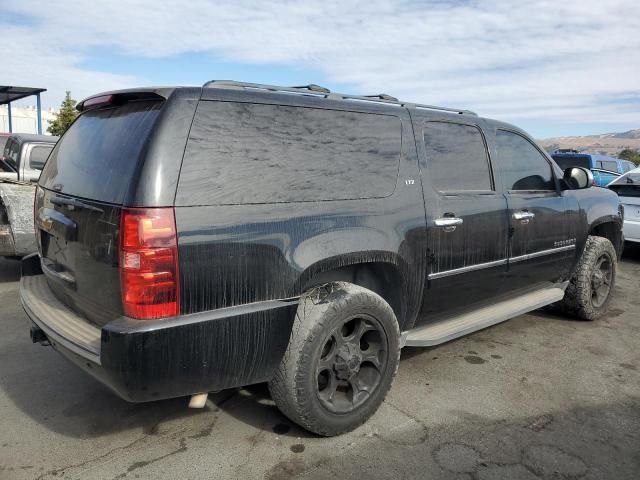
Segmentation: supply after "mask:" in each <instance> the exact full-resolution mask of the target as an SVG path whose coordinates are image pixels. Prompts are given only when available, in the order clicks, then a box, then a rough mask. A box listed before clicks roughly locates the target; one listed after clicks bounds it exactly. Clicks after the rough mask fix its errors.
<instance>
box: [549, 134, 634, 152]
mask: <svg viewBox="0 0 640 480" xmlns="http://www.w3.org/2000/svg"><path fill="white" fill-rule="evenodd" d="M538 143H539V144H540V145H541V146H542V147H543V148H545V149H546V150H548V151H549V150H554V149H556V148H572V149H574V150H578V151H580V152H582V151H587V152H590V153H601V154H604V155H613V156H615V155H616V154H618V153H619V152H620V151H621V150H624V149H625V148H630V149H634V150H640V128H636V129H633V130H628V131H626V132H614V133H601V134H596V135H585V136H572V137H554V138H545V139H540V140H538Z"/></svg>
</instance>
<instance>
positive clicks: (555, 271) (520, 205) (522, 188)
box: [494, 129, 576, 289]
mask: <svg viewBox="0 0 640 480" xmlns="http://www.w3.org/2000/svg"><path fill="white" fill-rule="evenodd" d="M494 142H495V155H494V158H495V165H496V169H498V170H499V171H500V178H501V181H502V187H503V190H504V192H505V197H506V199H507V205H508V219H509V233H510V235H509V277H508V278H509V287H510V288H512V289H518V288H524V289H529V288H535V286H536V285H537V284H538V283H540V282H548V281H555V280H557V279H558V278H560V277H562V276H564V275H565V274H566V272H567V270H568V269H569V268H570V266H571V264H572V260H573V258H574V255H575V242H576V239H575V236H574V235H573V234H572V231H571V230H570V224H571V222H570V221H568V217H567V208H566V202H565V198H564V196H563V194H562V192H561V191H560V190H559V185H558V183H557V181H556V178H555V174H554V171H553V168H552V164H551V162H550V161H549V159H548V158H547V157H546V156H545V155H544V154H543V153H542V151H541V150H540V149H539V148H538V147H537V146H536V145H535V144H534V143H533V142H532V141H531V140H529V139H528V138H527V137H525V136H524V135H522V134H521V133H519V132H516V131H511V130H506V129H497V130H496V132H495V136H494Z"/></svg>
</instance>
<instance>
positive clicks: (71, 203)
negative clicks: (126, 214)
mask: <svg viewBox="0 0 640 480" xmlns="http://www.w3.org/2000/svg"><path fill="white" fill-rule="evenodd" d="M51 203H53V204H54V205H60V206H66V207H71V208H69V210H73V209H74V208H77V209H86V210H91V211H92V212H98V213H104V210H102V209H101V208H98V207H94V206H93V205H89V204H88V203H84V202H81V201H80V200H76V199H75V198H62V197H54V198H52V199H51Z"/></svg>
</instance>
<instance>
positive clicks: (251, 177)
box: [176, 102, 401, 205]
mask: <svg viewBox="0 0 640 480" xmlns="http://www.w3.org/2000/svg"><path fill="white" fill-rule="evenodd" d="M400 147H401V122H400V119H399V118H398V117H395V116H390V115H378V114H369V113H358V112H345V111H335V110H322V109H316V108H307V107H290V106H282V105H261V104H250V103H236V102H200V104H199V105H198V110H197V113H196V117H195V120H194V124H193V127H192V129H191V133H190V136H189V141H188V144H187V149H186V152H185V157H184V161H183V164H182V171H181V173H180V181H179V185H178V192H177V197H176V204H177V205H232V204H246V203H279V202H305V201H321V200H344V199H357V198H373V197H385V196H388V195H391V193H393V190H394V189H395V186H396V180H397V176H398V163H399V158H400Z"/></svg>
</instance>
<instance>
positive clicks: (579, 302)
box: [559, 236, 618, 320]
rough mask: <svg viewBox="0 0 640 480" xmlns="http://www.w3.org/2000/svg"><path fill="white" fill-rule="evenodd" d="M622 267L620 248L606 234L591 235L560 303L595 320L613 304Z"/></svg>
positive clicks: (563, 307)
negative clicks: (619, 256) (610, 303)
mask: <svg viewBox="0 0 640 480" xmlns="http://www.w3.org/2000/svg"><path fill="white" fill-rule="evenodd" d="M617 268H618V263H617V255H616V250H615V248H614V247H613V244H612V243H611V242H610V241H609V240H608V239H606V238H604V237H596V236H590V237H589V238H588V239H587V244H586V245H585V248H584V252H582V257H581V258H580V261H579V262H578V266H577V267H576V270H575V272H574V274H573V276H572V277H571V279H570V281H569V286H568V287H567V290H566V292H565V296H564V299H562V301H561V302H560V303H559V307H560V308H561V309H562V310H563V311H565V312H566V313H569V314H571V315H574V316H576V317H578V318H580V319H583V320H595V319H597V318H599V317H600V316H602V315H603V314H604V313H605V312H606V311H607V308H608V307H609V302H610V300H611V295H612V293H613V288H614V285H615V278H616V271H617Z"/></svg>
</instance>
